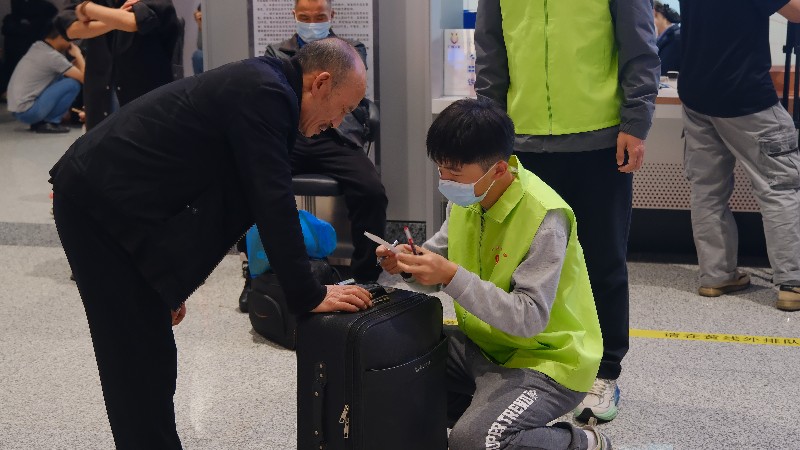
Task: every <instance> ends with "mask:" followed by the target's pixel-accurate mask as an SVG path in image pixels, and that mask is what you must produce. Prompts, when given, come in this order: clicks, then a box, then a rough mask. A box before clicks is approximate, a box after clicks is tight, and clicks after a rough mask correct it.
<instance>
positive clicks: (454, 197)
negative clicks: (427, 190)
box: [439, 163, 497, 208]
mask: <svg viewBox="0 0 800 450" xmlns="http://www.w3.org/2000/svg"><path fill="white" fill-rule="evenodd" d="M496 165H497V163H494V164H493V165H492V167H491V168H490V169H489V170H488V171H486V173H485V174H483V176H481V177H480V178H478V180H477V181H475V182H474V183H470V184H467V183H459V182H457V181H452V180H442V179H441V178H439V192H441V193H442V195H444V196H445V197H447V199H448V200H450V201H451V202H453V203H455V204H456V205H458V206H463V207H465V208H466V207H467V206H469V205H474V204H475V203H478V202H479V201H481V200H483V199H484V198H486V194H488V193H489V190H490V189H492V186H494V181H492V184H490V185H489V187H488V188H487V189H486V192H484V193H483V195H480V196H478V197H476V196H475V185H476V184H478V182H479V181H481V180H482V179H483V177H485V176H486V175H488V174H489V172H491V171H492V169H494V166H496ZM441 176H442V173H441V170H440V171H439V177H441ZM495 181H497V180H495Z"/></svg>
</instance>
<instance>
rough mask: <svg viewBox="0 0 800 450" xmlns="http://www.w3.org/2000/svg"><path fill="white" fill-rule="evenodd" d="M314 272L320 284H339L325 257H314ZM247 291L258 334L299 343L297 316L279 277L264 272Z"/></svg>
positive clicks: (283, 342) (289, 344) (284, 343)
mask: <svg viewBox="0 0 800 450" xmlns="http://www.w3.org/2000/svg"><path fill="white" fill-rule="evenodd" d="M309 262H310V263H311V273H312V275H314V278H315V279H316V280H317V281H319V283H320V284H336V283H338V282H339V281H341V277H340V276H339V273H338V272H337V271H336V269H334V268H333V267H331V265H330V264H328V261H327V260H324V259H312V260H310V261H309ZM251 283H252V284H251V290H250V293H249V294H247V314H248V315H249V316H250V324H251V325H253V329H254V330H255V331H256V333H258V334H260V335H261V336H264V337H265V338H266V339H267V340H269V341H272V342H274V343H276V344H278V345H280V346H282V347H285V348H288V349H289V350H294V348H295V346H296V338H295V334H296V329H297V317H296V316H295V315H294V314H292V313H290V312H289V308H288V306H287V304H286V296H285V295H284V293H283V289H282V288H281V285H280V283H279V282H278V276H277V275H275V274H274V273H272V272H265V273H263V274H261V275H260V276H258V277H256V278H254V279H253V280H252V281H251Z"/></svg>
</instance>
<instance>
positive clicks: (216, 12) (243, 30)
mask: <svg viewBox="0 0 800 450" xmlns="http://www.w3.org/2000/svg"><path fill="white" fill-rule="evenodd" d="M202 1H203V55H204V57H205V67H206V69H213V68H215V67H219V66H221V65H224V64H227V63H229V62H233V61H239V60H241V59H245V58H248V57H249V56H250V44H249V36H248V33H249V29H250V28H249V25H248V17H247V9H248V5H249V3H250V2H249V0H202Z"/></svg>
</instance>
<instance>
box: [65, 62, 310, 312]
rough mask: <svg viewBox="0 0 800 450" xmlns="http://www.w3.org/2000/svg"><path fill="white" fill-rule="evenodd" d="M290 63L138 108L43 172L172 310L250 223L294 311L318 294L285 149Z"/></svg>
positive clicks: (193, 84) (291, 104) (291, 112)
mask: <svg viewBox="0 0 800 450" xmlns="http://www.w3.org/2000/svg"><path fill="white" fill-rule="evenodd" d="M301 91H302V72H301V69H300V66H299V64H297V62H296V61H295V60H292V61H281V60H279V59H276V58H267V57H261V58H253V59H248V60H244V61H240V62H236V63H232V64H228V65H226V66H223V67H221V68H218V69H215V70H211V71H208V72H205V73H203V74H201V75H198V76H196V77H190V78H185V79H183V80H179V81H176V82H174V83H171V84H169V85H166V86H163V87H161V88H158V89H156V90H154V91H152V92H150V93H148V94H145V95H144V96H142V97H140V98H139V99H137V100H134V101H133V102H131V103H130V104H128V105H127V106H125V107H123V108H122V109H121V110H120V111H119V112H117V113H115V114H113V115H112V116H110V117H109V118H108V119H106V120H105V121H103V122H102V123H101V124H100V125H98V126H97V127H95V128H94V129H92V130H91V131H89V132H88V133H87V134H86V135H84V136H82V137H81V138H80V139H78V140H77V141H76V142H75V143H74V144H73V145H72V146H71V147H70V149H69V150H68V151H67V152H66V154H65V155H64V156H63V157H62V158H61V160H60V161H59V162H58V163H57V164H56V166H55V167H53V169H52V170H51V172H50V174H51V177H52V179H51V181H52V183H53V190H54V191H55V192H56V194H57V195H68V196H70V198H71V199H72V200H73V201H75V202H77V203H78V204H79V205H81V206H82V207H83V208H84V209H85V210H86V211H87V212H88V213H89V214H90V215H91V216H92V217H93V218H94V219H95V220H96V221H98V222H99V223H100V224H101V225H102V226H103V227H104V228H105V229H106V230H108V232H109V233H110V234H111V236H112V237H114V238H115V239H116V240H117V241H118V242H119V243H120V244H121V245H122V247H123V248H124V249H125V250H126V251H127V252H128V253H129V254H130V255H131V257H132V258H133V260H134V262H135V263H136V264H137V265H138V267H139V269H140V271H141V273H142V274H143V275H144V277H145V278H146V280H147V281H148V283H149V284H150V285H151V286H152V287H153V288H154V289H155V290H156V291H157V292H158V293H159V295H160V296H161V297H162V299H163V300H164V301H165V302H166V303H167V304H168V305H169V306H170V307H172V308H175V307H177V306H178V305H179V304H180V303H181V302H182V301H184V300H185V299H186V298H187V297H188V296H189V295H190V294H191V293H192V292H193V291H194V290H195V289H196V288H197V287H198V286H199V285H200V284H201V283H202V282H203V281H204V280H205V279H206V277H208V275H209V274H210V273H211V271H212V270H213V269H214V267H216V265H217V264H218V263H219V262H220V261H221V260H222V258H223V257H224V255H225V254H226V253H227V251H228V249H230V248H231V246H232V245H233V244H234V243H235V242H236V241H237V240H238V239H239V238H240V237H241V236H242V235H243V234H244V233H245V231H246V230H247V228H248V227H250V225H252V224H253V222H254V221H255V223H257V224H258V227H259V230H260V232H261V237H262V240H263V243H264V248H265V250H266V252H267V254H269V255H270V263H271V264H272V266H273V269H274V271H275V273H276V274H277V275H278V278H279V279H280V282H281V285H282V286H283V288H284V290H285V292H286V294H287V298H289V299H291V302H292V303H291V305H292V308H291V309H292V310H293V311H294V312H307V311H309V310H311V309H313V308H314V307H316V306H317V305H318V304H319V303H320V302H321V301H322V299H323V298H324V296H325V287H324V286H321V285H320V284H319V283H317V282H315V281H314V280H313V278H312V276H311V271H310V267H309V263H308V256H307V253H306V250H305V246H304V244H303V236H302V233H301V230H300V225H299V222H298V218H297V206H296V204H295V200H294V195H293V193H292V178H291V169H290V165H289V151H290V150H291V148H292V147H293V145H294V140H295V134H296V132H297V128H298V121H299V114H300V95H301Z"/></svg>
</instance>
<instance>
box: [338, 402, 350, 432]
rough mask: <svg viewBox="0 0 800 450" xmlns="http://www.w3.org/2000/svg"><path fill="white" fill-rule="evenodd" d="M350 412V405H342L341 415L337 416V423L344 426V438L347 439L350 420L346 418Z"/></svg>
mask: <svg viewBox="0 0 800 450" xmlns="http://www.w3.org/2000/svg"><path fill="white" fill-rule="evenodd" d="M349 411H350V405H344V409H343V410H342V415H341V416H339V423H343V424H344V438H345V439H348V438H349V437H350V418H349V417H347V413H348V412H349Z"/></svg>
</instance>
